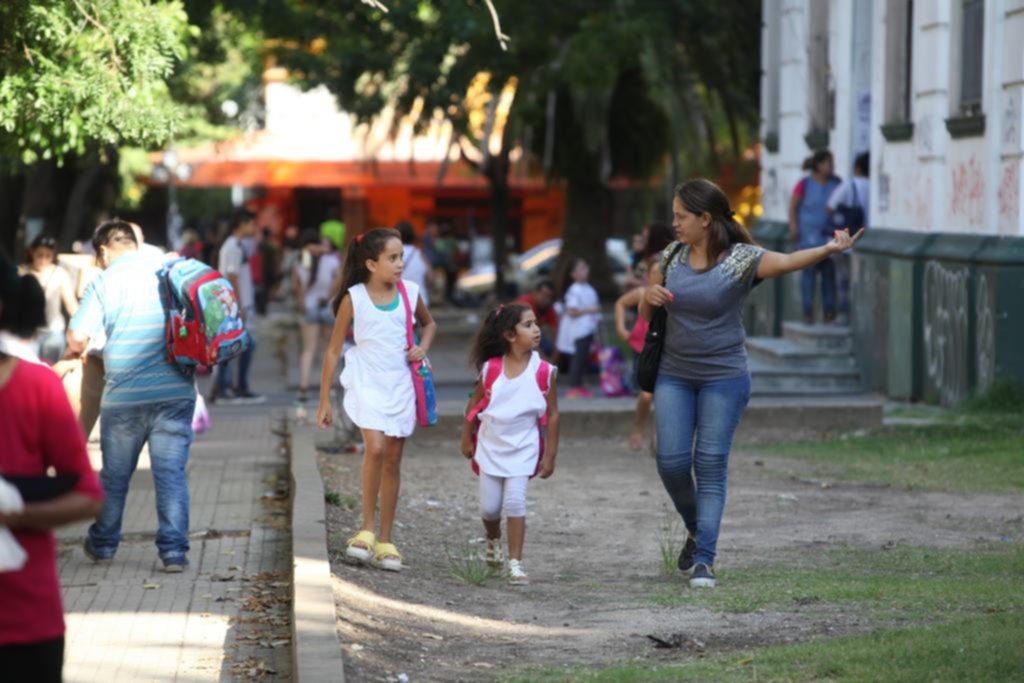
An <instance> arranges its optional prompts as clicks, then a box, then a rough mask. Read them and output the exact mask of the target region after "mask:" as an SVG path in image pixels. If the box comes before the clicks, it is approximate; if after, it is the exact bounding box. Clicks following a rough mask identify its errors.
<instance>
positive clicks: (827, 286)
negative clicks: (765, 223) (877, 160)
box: [789, 150, 841, 325]
mask: <svg viewBox="0 0 1024 683" xmlns="http://www.w3.org/2000/svg"><path fill="white" fill-rule="evenodd" d="M832 170H833V161H832V152H829V151H828V150H819V151H817V152H815V153H814V156H812V157H811V169H810V174H808V175H807V176H805V177H804V178H802V179H801V180H800V181H799V182H798V183H797V184H796V187H795V188H794V189H793V196H792V197H791V198H790V201H789V238H790V240H792V241H793V242H795V243H796V248H797V249H813V248H815V247H820V246H823V245H825V244H828V242H829V241H830V240H831V239H832V233H833V229H832V227H831V225H830V224H829V220H828V219H829V214H828V200H829V197H831V196H832V193H833V192H834V191H835V190H836V188H837V187H839V183H840V182H841V181H840V179H839V177H837V176H836V175H834V174H833V172H832ZM800 278H801V280H800V294H801V298H802V300H803V321H804V323H806V324H808V325H811V324H813V323H814V292H815V289H816V287H815V285H816V281H817V279H818V278H820V279H821V308H822V316H823V318H824V320H825V322H826V323H830V322H832V321H833V320H835V317H836V269H835V262H834V261H832V259H825V260H823V261H820V262H818V263H817V264H815V265H812V266H811V267H809V268H805V269H804V270H803V272H802V273H800Z"/></svg>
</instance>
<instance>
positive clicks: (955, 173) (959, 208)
mask: <svg viewBox="0 0 1024 683" xmlns="http://www.w3.org/2000/svg"><path fill="white" fill-rule="evenodd" d="M949 185H950V187H949V189H950V192H949V212H950V213H951V214H952V215H953V216H956V217H958V218H962V219H963V220H964V221H966V223H967V225H970V226H973V227H976V226H980V225H982V223H983V222H984V220H985V173H984V171H983V170H982V168H981V164H979V163H978V160H977V159H976V158H974V156H973V155H972V156H971V158H970V159H968V160H967V161H961V162H960V163H958V164H956V165H955V166H954V167H953V170H952V173H951V176H950V183H949Z"/></svg>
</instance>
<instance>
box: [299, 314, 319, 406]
mask: <svg viewBox="0 0 1024 683" xmlns="http://www.w3.org/2000/svg"><path fill="white" fill-rule="evenodd" d="M300 327H301V329H302V355H301V356H299V393H300V394H305V393H306V392H307V391H309V375H310V373H311V372H312V370H313V357H314V356H315V355H316V347H317V340H318V339H319V338H320V336H321V331H320V330H321V328H322V326H321V325H320V324H318V323H307V322H303V323H302V324H301V325H300Z"/></svg>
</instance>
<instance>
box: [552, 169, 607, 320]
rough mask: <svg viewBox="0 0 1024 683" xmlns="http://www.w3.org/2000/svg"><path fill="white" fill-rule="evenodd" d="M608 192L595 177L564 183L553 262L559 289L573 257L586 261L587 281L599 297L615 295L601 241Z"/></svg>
mask: <svg viewBox="0 0 1024 683" xmlns="http://www.w3.org/2000/svg"><path fill="white" fill-rule="evenodd" d="M611 208H612V193H611V190H610V189H608V186H606V185H604V184H602V183H599V182H595V181H592V180H591V181H587V182H583V181H575V182H574V181H573V180H571V179H570V180H569V183H568V186H567V187H566V221H565V229H564V230H563V232H562V251H561V253H559V255H558V263H557V264H556V266H555V278H556V280H555V286H556V287H558V288H559V293H563V292H564V291H565V290H566V289H567V288H568V286H569V284H570V282H569V277H570V271H571V270H572V267H573V265H574V264H575V262H576V259H577V258H582V259H585V260H586V262H587V263H588V264H589V265H590V284H591V285H593V286H594V289H596V290H597V292H598V294H600V295H601V298H602V299H605V300H607V299H611V298H614V297H616V296H618V295H619V288H618V285H617V284H616V283H615V280H614V279H613V277H612V270H611V264H610V263H609V262H608V254H607V253H606V251H605V241H606V240H607V239H608V236H609V235H610V234H611V218H612V211H611Z"/></svg>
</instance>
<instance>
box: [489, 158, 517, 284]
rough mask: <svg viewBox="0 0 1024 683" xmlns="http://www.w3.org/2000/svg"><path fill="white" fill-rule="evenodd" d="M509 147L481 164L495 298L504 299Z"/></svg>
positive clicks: (509, 201)
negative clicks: (487, 188) (488, 195)
mask: <svg viewBox="0 0 1024 683" xmlns="http://www.w3.org/2000/svg"><path fill="white" fill-rule="evenodd" d="M508 153H509V150H508V145H507V144H503V145H502V149H501V152H500V153H499V154H494V155H491V156H490V157H489V158H488V159H487V161H486V163H485V165H484V175H485V176H486V177H487V182H488V184H489V185H490V190H491V244H492V250H493V254H494V293H495V294H496V295H497V297H498V299H500V300H501V301H504V300H505V299H507V298H508V297H507V291H506V283H505V270H506V267H507V261H508V249H507V248H506V244H507V242H508V214H509V207H510V204H511V193H510V190H509V185H508V172H509V161H508Z"/></svg>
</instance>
